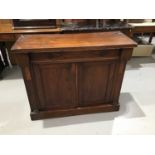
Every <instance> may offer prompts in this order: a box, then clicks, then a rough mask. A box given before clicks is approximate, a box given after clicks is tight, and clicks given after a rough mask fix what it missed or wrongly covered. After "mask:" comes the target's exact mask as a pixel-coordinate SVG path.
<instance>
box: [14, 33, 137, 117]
mask: <svg viewBox="0 0 155 155" xmlns="http://www.w3.org/2000/svg"><path fill="white" fill-rule="evenodd" d="M135 46H136V43H135V42H134V41H132V40H131V39H129V38H128V37H127V36H125V35H124V34H122V33H121V32H104V33H86V34H83V33H82V34H63V35H62V34H60V35H58V34H57V35H26V36H21V37H20V38H19V39H18V40H17V42H16V43H15V44H14V46H13V47H12V53H13V54H15V55H16V59H17V62H18V64H19V65H20V66H21V68H22V72H23V77H24V81H25V85H26V89H27V93H28V98H29V102H30V106H31V119H32V120H36V119H44V118H50V117H60V116H70V115H77V114H86V113H94V112H107V111H116V110H119V94H120V90H121V84H122V80H123V75H124V71H125V66H126V63H127V61H128V60H129V58H130V57H131V55H132V48H133V47H135Z"/></svg>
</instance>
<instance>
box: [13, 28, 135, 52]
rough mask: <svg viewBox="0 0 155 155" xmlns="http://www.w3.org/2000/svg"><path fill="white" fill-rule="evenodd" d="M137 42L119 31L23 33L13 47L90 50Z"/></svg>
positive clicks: (131, 45) (29, 49) (47, 49)
mask: <svg viewBox="0 0 155 155" xmlns="http://www.w3.org/2000/svg"><path fill="white" fill-rule="evenodd" d="M133 45H135V42H133V41H132V40H131V39H129V38H128V37H127V36H125V35H124V34H123V33H121V32H119V31H115V32H106V33H105V32H101V33H82V34H61V35H60V34H53V35H25V36H24V35H23V36H21V37H20V38H19V39H18V40H17V41H16V43H15V45H14V46H13V47H12V49H13V50H15V52H16V53H17V52H19V53H21V52H22V53H23V52H24V53H29V52H33V53H35V52H37V53H38V52H45V51H51V52H52V51H54V52H61V51H79V50H80V51H81V50H83V51H88V50H99V49H103V48H104V49H109V48H110V49H111V48H122V47H124V48H125V46H127V47H128V48H129V47H133Z"/></svg>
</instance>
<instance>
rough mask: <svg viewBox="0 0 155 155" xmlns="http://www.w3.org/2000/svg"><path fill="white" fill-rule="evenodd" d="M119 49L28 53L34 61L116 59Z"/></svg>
mask: <svg viewBox="0 0 155 155" xmlns="http://www.w3.org/2000/svg"><path fill="white" fill-rule="evenodd" d="M119 56H120V52H119V50H103V51H84V52H55V53H37V54H35V53H34V54H30V59H31V61H32V62H34V63H37V62H38V63H48V62H50V63H52V62H83V61H94V60H99V61H100V60H112V59H118V58H119Z"/></svg>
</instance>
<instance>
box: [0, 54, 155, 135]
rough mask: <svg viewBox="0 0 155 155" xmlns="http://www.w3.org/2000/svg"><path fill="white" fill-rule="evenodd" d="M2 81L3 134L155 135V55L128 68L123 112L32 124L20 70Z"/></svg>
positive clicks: (9, 72)
mask: <svg viewBox="0 0 155 155" xmlns="http://www.w3.org/2000/svg"><path fill="white" fill-rule="evenodd" d="M3 76H4V79H3V80H1V81H0V134H113V135H115V134H155V56H152V57H144V58H132V59H131V60H130V61H129V62H128V64H127V67H126V71H125V76H124V81H123V85H122V89H121V95H120V111H118V112H110V113H99V114H89V115H80V116H71V117H65V118H54V119H47V120H39V121H31V120H30V116H29V113H30V108H29V104H28V99H27V95H26V90H25V86H24V82H23V79H22V75H21V71H20V69H19V67H14V68H12V69H10V68H7V69H6V70H5V71H4V74H3Z"/></svg>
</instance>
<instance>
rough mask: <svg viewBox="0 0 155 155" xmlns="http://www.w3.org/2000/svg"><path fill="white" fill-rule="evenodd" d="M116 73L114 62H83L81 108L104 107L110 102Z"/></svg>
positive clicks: (80, 76)
mask: <svg viewBox="0 0 155 155" xmlns="http://www.w3.org/2000/svg"><path fill="white" fill-rule="evenodd" d="M114 71H115V63H114V62H83V63H80V64H79V77H78V81H79V88H78V89H79V90H78V92H79V104H80V106H93V105H102V104H106V103H108V102H110V100H111V97H110V95H111V92H112V83H113V78H114Z"/></svg>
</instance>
